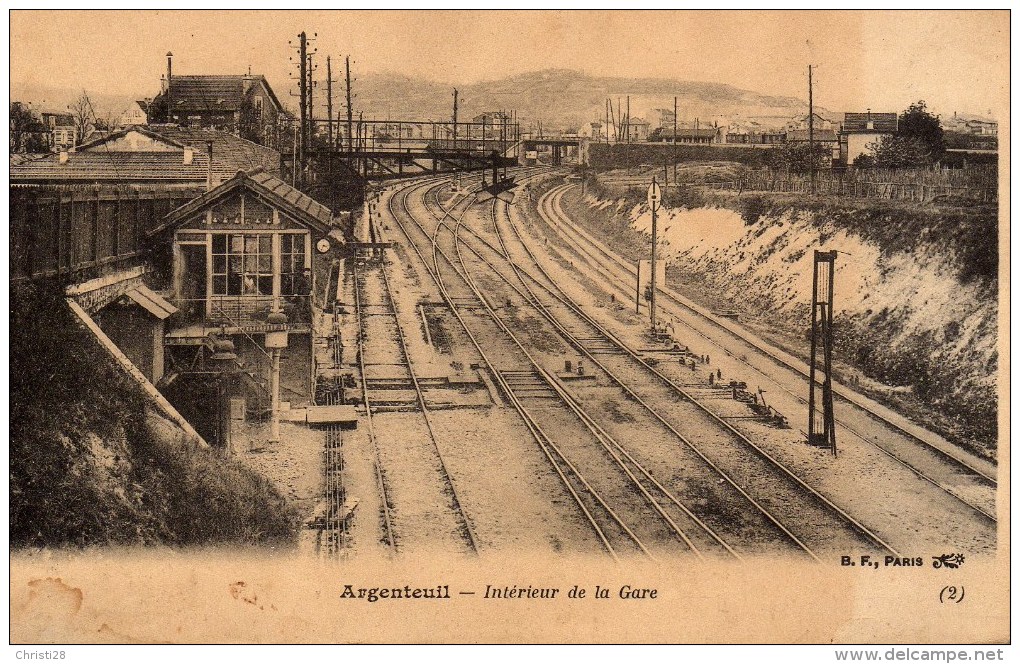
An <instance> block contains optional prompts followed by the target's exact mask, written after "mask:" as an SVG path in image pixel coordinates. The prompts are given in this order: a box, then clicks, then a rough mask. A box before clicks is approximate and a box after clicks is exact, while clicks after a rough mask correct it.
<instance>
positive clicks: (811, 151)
mask: <svg viewBox="0 0 1020 664" xmlns="http://www.w3.org/2000/svg"><path fill="white" fill-rule="evenodd" d="M811 73H812V72H811V65H808V66H807V91H808V92H807V98H808V116H807V117H808V119H807V122H808V125H807V126H808V130H807V131H808V163H809V164H810V168H811V194H812V195H814V193H815V97H814V85H813V81H812V77H811Z"/></svg>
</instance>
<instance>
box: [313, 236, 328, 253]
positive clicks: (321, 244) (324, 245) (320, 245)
mask: <svg viewBox="0 0 1020 664" xmlns="http://www.w3.org/2000/svg"><path fill="white" fill-rule="evenodd" d="M315 248H316V249H318V250H319V253H320V254H324V253H326V252H327V251H329V240H327V239H326V238H322V239H321V240H319V241H318V242H316V243H315Z"/></svg>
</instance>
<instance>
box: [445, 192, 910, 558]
mask: <svg viewBox="0 0 1020 664" xmlns="http://www.w3.org/2000/svg"><path fill="white" fill-rule="evenodd" d="M497 210H500V211H501V214H498V213H497ZM490 211H491V214H492V222H493V230H494V232H495V235H496V238H497V241H498V242H499V243H500V247H495V246H493V245H492V244H491V243H488V242H487V241H485V240H484V239H483V238H482V237H481V236H480V234H479V233H478V232H477V231H475V230H474V229H473V228H470V227H467V226H464V225H463V224H462V225H461V226H460V228H461V229H464V230H466V231H467V232H469V233H470V234H471V235H473V236H474V237H476V238H477V239H478V240H479V241H480V242H481V243H482V244H483V245H484V248H485V249H487V250H489V251H490V252H491V253H492V254H494V255H495V258H496V259H497V260H500V261H501V262H502V263H503V264H504V268H502V269H501V268H497V267H496V266H495V265H494V264H493V263H492V262H491V261H489V260H487V259H485V258H484V256H482V255H481V253H480V252H478V251H477V250H475V249H472V251H473V252H475V253H476V255H477V256H478V258H479V259H480V260H482V261H483V262H484V263H486V265H487V266H488V267H489V268H491V269H492V270H493V271H495V272H497V273H500V276H501V278H502V279H504V281H506V283H507V284H510V278H508V277H507V276H506V275H505V274H503V272H505V267H509V268H510V269H512V271H513V272H512V274H513V275H515V276H516V278H517V279H518V281H519V282H520V285H521V288H523V292H522V290H521V289H518V288H517V287H514V288H515V290H516V292H517V294H518V295H520V296H521V297H523V298H526V299H528V300H530V302H531V303H532V304H533V306H535V307H536V309H537V310H539V311H540V312H541V313H542V315H543V316H544V317H545V318H546V319H547V320H548V321H549V322H550V323H551V324H552V325H554V326H555V327H556V329H557V331H558V333H559V334H560V335H562V336H563V338H564V339H566V340H567V341H569V342H570V343H571V344H572V345H573V346H574V347H575V348H576V349H577V350H578V351H579V352H581V353H582V354H583V355H584V356H585V357H586V359H587V360H588V361H589V362H590V363H591V364H592V365H593V366H595V367H596V368H598V369H599V370H601V371H602V372H603V373H604V374H606V375H607V376H608V377H609V378H610V379H611V380H612V381H613V382H614V383H615V384H616V385H618V386H619V387H620V388H621V389H622V390H623V391H624V395H625V398H629V399H631V400H633V401H634V402H636V403H638V404H640V405H641V407H642V408H643V409H644V410H645V411H647V413H648V414H649V415H651V416H652V417H653V418H654V420H655V421H656V422H657V423H658V424H660V425H661V426H662V427H664V428H665V429H666V436H665V437H666V438H668V437H669V436H670V434H671V435H672V436H673V437H675V438H676V439H677V440H678V441H680V443H681V444H682V445H683V446H686V447H687V448H688V449H689V450H690V451H691V452H693V453H694V454H695V455H696V457H697V458H696V459H695V461H700V462H701V463H703V464H705V465H707V466H708V468H710V469H711V472H712V473H714V474H715V475H717V476H721V477H722V478H724V480H725V481H726V482H727V483H728V484H729V485H730V486H731V487H732V488H733V489H734V490H735V491H736V492H738V493H739V494H740V495H741V496H742V497H743V498H744V499H746V500H747V502H748V503H750V505H752V506H753V509H756V510H758V511H759V512H760V513H761V514H762V515H763V516H764V517H765V518H766V519H767V520H768V521H769V522H770V523H771V524H772V525H773V526H775V527H776V528H778V529H779V530H781V531H782V532H783V533H784V534H785V535H786V536H787V537H788V538H789V539H790V540H791V541H793V542H795V543H796V544H797V546H798V547H800V548H801V549H802V550H804V552H805V553H807V554H808V555H811V556H814V555H815V554H814V552H813V548H815V547H818V548H821V547H822V546H824V544H825V540H826V539H828V538H831V537H832V536H833V534H835V533H839V532H841V531H842V530H844V529H846V528H849V529H850V530H852V531H853V533H854V534H856V535H859V536H860V537H861V538H863V539H864V540H865V541H866V543H867V544H870V545H872V546H875V547H877V548H878V549H880V550H883V551H885V552H892V551H893V549H892V547H890V546H889V545H888V544H886V543H885V542H884V541H883V540H882V539H881V538H880V537H879V536H878V535H876V534H875V533H874V532H872V531H870V530H869V529H868V528H866V527H865V526H863V525H862V524H861V523H860V522H858V521H857V520H855V519H853V518H852V517H851V516H850V515H849V514H847V513H846V512H845V511H844V510H842V509H841V508H839V507H838V506H836V505H834V504H833V503H832V502H831V501H830V500H829V499H827V498H826V497H825V496H823V495H821V494H820V493H819V492H818V491H816V490H815V489H813V488H812V487H811V486H809V485H808V484H807V483H806V482H804V481H803V480H801V479H800V478H799V477H797V476H796V475H795V474H794V473H793V472H792V471H790V470H789V469H788V468H787V467H786V466H784V465H783V464H781V463H780V462H779V461H777V460H776V459H774V458H773V457H771V456H770V455H768V454H767V453H766V452H765V451H764V450H763V449H761V448H760V447H759V446H757V445H756V444H754V443H753V442H752V441H750V440H749V439H747V438H746V436H743V435H742V434H741V433H740V432H738V431H737V430H736V429H734V428H733V427H732V426H730V425H729V424H728V423H727V422H726V421H724V420H723V419H721V418H719V417H717V416H716V415H715V414H714V413H712V411H711V410H709V409H707V408H705V407H704V406H703V405H702V404H700V402H699V401H698V400H697V399H696V398H695V397H693V396H692V395H691V394H689V393H687V392H685V391H684V390H683V389H682V388H679V387H678V386H677V385H676V384H674V383H673V382H672V381H670V380H669V379H668V378H666V377H665V376H664V375H662V374H661V373H660V372H658V371H657V370H656V369H654V368H653V367H652V366H650V365H649V364H648V363H647V362H645V361H644V360H643V359H642V358H641V357H640V356H639V355H638V354H637V353H635V352H634V351H633V350H631V349H630V348H629V347H627V346H626V344H624V343H623V342H621V341H620V340H619V339H618V338H616V337H615V336H614V335H612V334H611V333H610V332H608V331H607V330H606V329H605V328H604V327H603V326H601V325H599V324H598V323H597V322H596V321H594V319H592V318H591V317H590V316H588V315H587V314H586V313H585V312H584V311H583V310H582V309H581V308H580V307H579V306H578V305H577V304H576V303H575V302H574V301H573V300H571V299H570V298H569V296H568V295H567V294H566V293H565V292H563V291H562V290H561V289H560V288H559V286H558V284H557V282H556V280H555V279H554V278H552V276H551V275H549V274H548V273H547V272H546V271H545V269H544V267H543V266H542V264H541V263H540V262H538V261H537V259H536V258H535V257H534V255H533V254H532V253H531V252H530V249H529V248H528V247H527V245H526V244H525V243H524V240H523V238H522V237H521V235H520V234H519V232H518V230H517V228H516V226H515V225H514V224H513V222H512V219H511V218H510V216H509V208H508V206H506V205H505V204H503V203H501V202H497V203H494V205H493V207H492V208H490ZM500 218H503V219H505V220H506V222H509V228H510V230H511V231H512V233H513V235H514V237H515V238H516V239H517V241H518V242H519V244H520V247H522V248H523V249H524V250H525V252H526V254H525V255H523V256H520V255H518V256H517V257H513V256H511V254H510V250H509V248H508V246H507V242H506V240H505V239H504V237H503V236H504V233H503V232H501V231H500V225H501V224H500ZM526 262H527V263H528V264H529V267H530V266H532V265H533V266H534V268H535V269H537V270H538V272H539V274H540V275H541V277H542V278H544V280H545V282H544V283H542V282H541V281H539V280H538V279H536V278H535V277H534V276H532V275H531V274H529V273H527V272H525V271H524V270H523V269H522V268H521V267H520V266H521V265H522V264H524V263H526ZM511 278H512V277H511ZM530 282H534V284H535V285H534V287H533V286H532V285H531V283H530ZM552 309H555V311H556V313H553V312H552V311H551V310H552ZM564 314H566V315H564ZM565 319H569V320H565ZM655 383H659V388H660V389H655ZM649 388H651V389H649ZM662 388H665V389H662ZM676 393H679V394H681V395H682V396H683V397H684V398H685V400H687V401H689V402H691V403H693V404H695V405H696V406H697V407H698V409H699V410H700V412H690V411H691V410H692V409H691V408H690V407H683V406H681V405H679V404H676V403H675V402H676V399H675V394H676ZM654 403H657V404H664V406H665V407H663V406H658V407H656V406H654V405H653V404H654ZM677 411H682V412H677ZM698 415H701V416H702V417H701V419H700V420H699V419H698V417H697V416H698ZM713 427H715V428H722V429H723V430H725V431H726V432H727V433H728V434H730V436H729V437H723V438H720V437H718V436H715V435H711V434H709V435H706V431H710V430H711V429H712V428H713ZM681 428H682V429H684V430H685V432H686V435H685V433H682V432H681V431H680V430H679V429H681ZM734 438H736V440H737V442H738V443H742V444H743V446H744V448H745V449H746V450H750V451H751V452H752V455H753V456H754V457H755V458H756V459H757V461H758V462H757V463H755V461H754V459H748V458H743V456H744V455H738V454H735V453H734V450H733V449H732V443H733V442H734V440H733V439H734ZM703 449H708V450H710V451H711V457H712V458H710V456H709V455H707V454H705V452H704V451H703ZM713 459H714V460H713ZM689 463H690V462H685V463H684V467H685V472H688V473H689V472H690V471H689V468H690V466H689V465H688V464H689ZM721 463H723V464H725V465H726V466H727V467H728V468H730V469H731V470H730V472H727V471H726V470H724V469H723V468H722V467H721V466H720V464H721ZM776 471H779V478H777V477H776ZM734 478H736V479H734ZM784 480H785V482H786V483H785V485H784ZM745 486H746V487H753V488H752V490H753V491H754V492H755V493H756V494H757V498H755V497H752V496H751V495H749V493H748V491H745V489H744V487H745ZM805 492H806V493H807V496H806V498H807V503H806V502H805V495H804V494H805ZM763 503H768V505H767V506H766V505H765V504H763ZM812 503H813V505H812ZM812 509H814V510H815V513H814V514H812ZM833 517H835V519H836V521H838V522H839V523H833ZM723 521H724V523H722V524H718V526H717V527H720V528H725V526H726V523H725V521H727V520H726V519H724V520H723ZM784 522H797V523H800V524H802V525H801V531H802V533H803V534H802V535H801V536H800V537H798V536H797V535H795V534H794V533H793V532H792V531H791V530H790V528H789V527H787V526H786V524H785V523H784ZM803 524H811V527H808V528H805V527H804V525H803ZM808 542H810V544H809V543H808ZM830 548H831V543H830Z"/></svg>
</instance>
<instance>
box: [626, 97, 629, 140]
mask: <svg viewBox="0 0 1020 664" xmlns="http://www.w3.org/2000/svg"><path fill="white" fill-rule="evenodd" d="M625 125H626V131H627V142H628V143H630V95H627V122H626V123H625Z"/></svg>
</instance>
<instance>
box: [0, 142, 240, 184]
mask: <svg viewBox="0 0 1020 664" xmlns="http://www.w3.org/2000/svg"><path fill="white" fill-rule="evenodd" d="M228 170H229V169H228ZM208 173H209V161H208V158H207V157H206V156H205V155H204V154H199V153H197V152H196V154H195V155H194V156H193V158H192V163H191V164H186V163H184V151H183V150H181V151H165V152H116V151H109V152H108V151H106V150H103V149H98V150H88V151H84V152H71V153H68V155H67V163H64V164H61V163H60V156H59V155H49V156H47V157H45V158H43V159H37V160H35V161H30V162H27V163H24V164H20V165H17V166H12V167H11V171H10V179H11V181H12V182H22V183H24V182H25V181H26V180H37V181H46V182H57V183H60V182H64V183H72V182H74V183H82V182H124V183H128V182H161V183H204V182H205V181H206V178H207V177H208ZM224 176H226V177H229V173H225V172H224V169H223V168H222V166H218V165H217V164H215V163H214V164H213V178H214V179H215V178H217V177H220V178H222V177H224Z"/></svg>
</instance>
